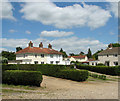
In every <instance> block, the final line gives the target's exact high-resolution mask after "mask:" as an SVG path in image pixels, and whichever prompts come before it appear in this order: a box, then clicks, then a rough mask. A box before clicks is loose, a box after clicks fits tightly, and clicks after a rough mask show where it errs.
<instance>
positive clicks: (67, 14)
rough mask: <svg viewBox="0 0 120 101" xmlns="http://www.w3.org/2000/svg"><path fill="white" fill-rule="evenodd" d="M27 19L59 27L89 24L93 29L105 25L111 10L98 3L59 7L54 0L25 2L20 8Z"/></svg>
mask: <svg viewBox="0 0 120 101" xmlns="http://www.w3.org/2000/svg"><path fill="white" fill-rule="evenodd" d="M20 12H21V13H24V15H23V18H24V19H26V20H33V21H39V22H41V23H42V24H44V25H53V26H55V27H57V28H72V27H83V26H87V27H90V28H91V29H95V28H99V27H101V26H104V25H105V24H106V22H107V21H108V20H109V18H110V17H111V15H110V13H109V11H107V10H105V9H102V8H100V7H99V6H96V5H87V4H83V7H82V6H81V5H79V4H74V5H73V6H66V7H57V6H56V5H55V4H54V3H52V2H49V1H48V2H41V3H28V2H27V3H25V5H24V6H22V9H21V10H20Z"/></svg>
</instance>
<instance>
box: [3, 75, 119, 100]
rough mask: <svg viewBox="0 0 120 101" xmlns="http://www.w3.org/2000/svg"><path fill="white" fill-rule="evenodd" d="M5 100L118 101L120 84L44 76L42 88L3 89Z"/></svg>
mask: <svg viewBox="0 0 120 101" xmlns="http://www.w3.org/2000/svg"><path fill="white" fill-rule="evenodd" d="M3 90H10V91H8V92H6V91H3V93H2V97H3V99H118V82H117V80H116V81H104V80H100V81H99V80H96V81H90V80H89V81H85V82H76V81H71V80H65V79H61V78H54V77H49V76H43V82H42V84H41V87H36V88H35V89H34V90H30V89H29V90H26V89H23V88H18V89H17V88H11V87H3Z"/></svg>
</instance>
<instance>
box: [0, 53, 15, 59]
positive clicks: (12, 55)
mask: <svg viewBox="0 0 120 101" xmlns="http://www.w3.org/2000/svg"><path fill="white" fill-rule="evenodd" d="M1 54H2V57H4V58H7V59H8V60H16V55H15V52H9V51H2V52H1Z"/></svg>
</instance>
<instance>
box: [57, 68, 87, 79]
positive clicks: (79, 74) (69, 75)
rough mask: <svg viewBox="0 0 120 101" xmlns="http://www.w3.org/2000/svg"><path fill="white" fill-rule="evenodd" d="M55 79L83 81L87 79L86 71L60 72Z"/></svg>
mask: <svg viewBox="0 0 120 101" xmlns="http://www.w3.org/2000/svg"><path fill="white" fill-rule="evenodd" d="M56 76H57V77H60V78H63V79H70V80H74V81H85V80H87V78H88V71H87V70H75V69H71V70H61V71H60V72H59V73H57V75H56Z"/></svg>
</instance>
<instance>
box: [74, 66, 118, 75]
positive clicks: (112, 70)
mask: <svg viewBox="0 0 120 101" xmlns="http://www.w3.org/2000/svg"><path fill="white" fill-rule="evenodd" d="M76 68H78V69H85V70H90V71H93V72H98V73H102V74H107V75H119V74H120V66H90V65H78V64H77V65H76Z"/></svg>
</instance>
